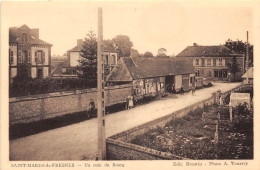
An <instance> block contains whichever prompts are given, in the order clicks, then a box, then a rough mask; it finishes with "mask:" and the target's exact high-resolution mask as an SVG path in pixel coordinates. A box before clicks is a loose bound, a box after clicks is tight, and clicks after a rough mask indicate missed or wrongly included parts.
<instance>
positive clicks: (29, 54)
mask: <svg viewBox="0 0 260 170" xmlns="http://www.w3.org/2000/svg"><path fill="white" fill-rule="evenodd" d="M27 62H28V63H31V51H28V60H27Z"/></svg>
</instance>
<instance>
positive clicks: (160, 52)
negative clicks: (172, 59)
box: [157, 48, 168, 58]
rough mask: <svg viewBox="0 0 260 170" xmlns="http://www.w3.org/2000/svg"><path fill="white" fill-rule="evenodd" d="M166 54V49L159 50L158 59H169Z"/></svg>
mask: <svg viewBox="0 0 260 170" xmlns="http://www.w3.org/2000/svg"><path fill="white" fill-rule="evenodd" d="M166 53H167V50H166V49H165V48H160V49H159V50H158V54H157V57H160V58H165V57H168V56H167V55H166Z"/></svg>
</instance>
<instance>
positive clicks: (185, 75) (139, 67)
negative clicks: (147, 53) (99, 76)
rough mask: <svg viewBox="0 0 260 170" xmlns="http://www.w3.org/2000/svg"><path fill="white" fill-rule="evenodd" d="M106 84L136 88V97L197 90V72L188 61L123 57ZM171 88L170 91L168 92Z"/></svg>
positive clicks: (134, 90) (134, 89)
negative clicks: (172, 89)
mask: <svg viewBox="0 0 260 170" xmlns="http://www.w3.org/2000/svg"><path fill="white" fill-rule="evenodd" d="M107 83H113V84H122V83H128V84H132V85H133V92H134V94H135V96H136V97H138V96H140V97H142V96H144V95H156V94H158V93H165V92H170V90H169V89H170V88H171V87H172V86H174V88H175V90H176V91H179V90H180V88H181V87H183V89H184V90H189V89H190V88H191V87H192V86H195V70H194V67H193V65H192V62H191V60H189V59H180V58H179V59H177V58H174V59H173V58H165V59H160V58H146V57H122V58H120V60H119V61H118V64H117V66H116V67H114V69H113V70H112V71H111V72H110V74H109V75H108V77H107ZM169 87H170V88H169Z"/></svg>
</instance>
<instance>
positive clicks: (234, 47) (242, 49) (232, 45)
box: [225, 39, 254, 64]
mask: <svg viewBox="0 0 260 170" xmlns="http://www.w3.org/2000/svg"><path fill="white" fill-rule="evenodd" d="M225 46H226V47H227V48H229V49H230V50H231V51H232V52H233V53H237V54H246V48H247V43H246V42H243V41H241V40H237V41H232V40H231V39H228V40H227V41H226V42H225ZM248 46H249V64H252V63H253V59H254V58H253V54H254V52H253V50H254V46H253V45H251V44H248Z"/></svg>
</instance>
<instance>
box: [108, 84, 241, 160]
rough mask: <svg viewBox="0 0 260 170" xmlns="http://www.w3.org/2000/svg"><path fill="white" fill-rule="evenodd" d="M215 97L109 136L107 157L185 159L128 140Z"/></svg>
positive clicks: (214, 94) (181, 115) (201, 106)
mask: <svg viewBox="0 0 260 170" xmlns="http://www.w3.org/2000/svg"><path fill="white" fill-rule="evenodd" d="M242 86H243V85H242ZM242 86H241V85H239V86H238V87H235V88H233V89H231V90H228V91H225V92H223V93H222V95H227V94H229V93H231V92H233V91H236V90H239V89H240V88H241V87H242ZM216 98H218V95H217V94H216V93H213V94H212V97H210V98H207V99H205V100H202V101H200V102H197V103H195V104H193V105H191V106H189V107H186V108H183V109H180V110H178V111H176V112H174V113H172V114H170V115H167V116H164V117H161V118H159V119H156V120H153V121H151V122H148V123H145V124H143V125H140V126H137V127H135V128H132V129H129V130H127V131H124V132H121V133H118V134H115V135H113V136H111V137H109V138H108V139H107V142H106V143H107V159H110V160H147V159H150V160H157V159H165V160H167V159H172V160H173V159H187V158H183V157H180V156H177V155H172V154H170V153H165V152H160V151H156V150H153V149H150V148H145V147H142V146H138V145H134V144H131V143H129V142H130V141H131V140H132V139H134V138H135V137H136V136H138V135H142V134H144V133H145V132H147V131H148V130H149V129H153V128H157V127H163V126H165V124H167V123H168V122H170V121H171V120H172V119H173V118H174V117H175V118H176V119H178V118H181V117H184V116H185V115H187V114H188V113H189V112H190V111H194V110H195V109H197V108H203V106H204V104H205V103H207V104H210V105H211V104H214V103H216V102H218V100H217V99H216Z"/></svg>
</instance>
